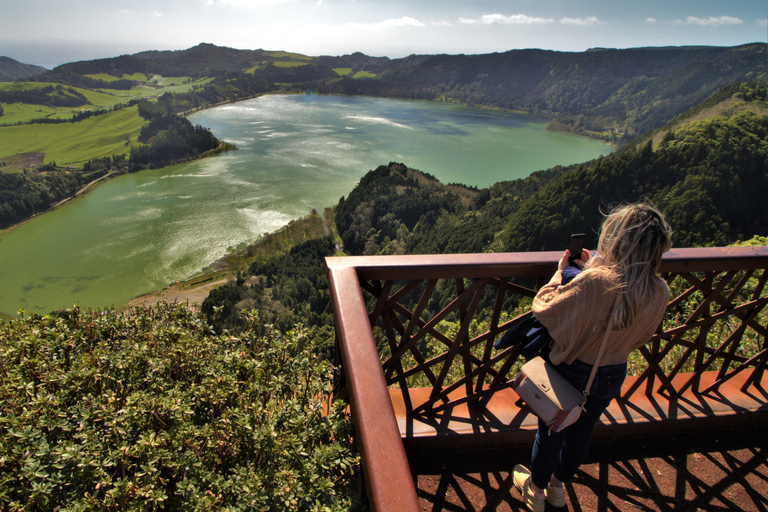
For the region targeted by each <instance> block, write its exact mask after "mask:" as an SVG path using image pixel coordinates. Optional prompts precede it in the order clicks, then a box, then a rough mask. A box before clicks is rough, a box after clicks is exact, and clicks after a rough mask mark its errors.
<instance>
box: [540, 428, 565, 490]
mask: <svg viewBox="0 0 768 512" xmlns="http://www.w3.org/2000/svg"><path fill="white" fill-rule="evenodd" d="M567 433H568V429H566V430H564V431H562V432H550V431H549V427H548V426H547V424H546V423H544V422H543V421H541V420H539V429H538V430H537V431H536V439H535V440H534V441H533V450H532V451H531V481H532V482H533V485H535V486H536V487H538V488H539V489H544V488H545V487H546V486H547V484H548V483H549V479H550V478H551V477H552V475H553V474H554V472H555V470H556V469H557V468H558V466H560V457H561V451H562V449H563V445H564V443H565V439H566V436H567Z"/></svg>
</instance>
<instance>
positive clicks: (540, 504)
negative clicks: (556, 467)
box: [512, 464, 545, 512]
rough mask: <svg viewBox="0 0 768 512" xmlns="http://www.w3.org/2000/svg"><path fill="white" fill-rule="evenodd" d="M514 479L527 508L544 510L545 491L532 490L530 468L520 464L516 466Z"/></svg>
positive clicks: (533, 511)
mask: <svg viewBox="0 0 768 512" xmlns="http://www.w3.org/2000/svg"><path fill="white" fill-rule="evenodd" d="M512 479H513V481H514V482H515V487H517V489H518V490H519V491H520V494H521V496H522V498H523V504H524V505H525V506H526V508H528V510H530V511H531V512H544V506H545V505H544V500H545V496H544V493H543V492H533V491H532V490H531V472H530V471H529V470H528V468H526V467H525V466H522V465H520V464H518V465H517V466H515V469H513V470H512Z"/></svg>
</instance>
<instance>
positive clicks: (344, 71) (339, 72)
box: [333, 68, 352, 76]
mask: <svg viewBox="0 0 768 512" xmlns="http://www.w3.org/2000/svg"><path fill="white" fill-rule="evenodd" d="M333 70H334V71H335V72H336V74H337V75H339V76H346V75H349V74H350V73H352V68H333Z"/></svg>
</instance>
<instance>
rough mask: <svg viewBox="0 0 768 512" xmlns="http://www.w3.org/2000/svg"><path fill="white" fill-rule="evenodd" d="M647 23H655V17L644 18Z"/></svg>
mask: <svg viewBox="0 0 768 512" xmlns="http://www.w3.org/2000/svg"><path fill="white" fill-rule="evenodd" d="M645 21H647V22H648V23H656V18H645Z"/></svg>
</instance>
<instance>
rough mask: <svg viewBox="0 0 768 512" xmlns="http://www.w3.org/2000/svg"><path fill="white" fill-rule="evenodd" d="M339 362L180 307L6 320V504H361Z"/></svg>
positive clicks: (2, 462)
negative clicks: (225, 328) (217, 326)
mask: <svg viewBox="0 0 768 512" xmlns="http://www.w3.org/2000/svg"><path fill="white" fill-rule="evenodd" d="M254 316H255V315H254ZM333 373H334V369H333V368H332V366H330V365H329V364H328V363H327V362H324V361H322V360H320V359H318V358H317V357H316V356H315V354H314V347H313V342H312V340H310V339H307V337H305V336H304V335H303V333H302V332H301V330H299V329H297V330H295V331H292V332H290V333H288V334H286V335H282V334H277V333H266V334H264V333H263V332H261V329H260V328H251V329H248V330H246V331H245V332H243V333H240V334H238V337H233V336H231V335H230V334H228V333H226V332H225V333H224V334H221V335H215V334H213V333H212V332H210V329H209V327H208V326H207V325H206V324H205V323H204V322H203V320H201V319H200V317H199V316H197V315H195V314H193V313H192V312H190V311H189V310H188V309H186V308H185V307H183V306H179V305H167V304H166V305H159V306H156V307H154V308H148V309H143V308H136V309H133V310H131V311H129V312H117V311H114V310H106V311H99V312H93V311H85V310H83V309H81V308H80V307H75V308H73V309H70V310H66V311H61V312H58V313H55V314H51V315H46V316H44V317H33V318H26V319H25V318H23V317H22V319H21V320H8V321H3V322H0V411H2V414H1V416H0V510H7V511H15V510H72V511H75V510H78V511H80V510H185V511H186V510H232V511H234V510H318V511H326V510H348V509H349V508H351V507H352V505H353V504H352V500H351V498H350V494H351V493H350V492H349V491H350V484H351V480H352V478H353V477H354V473H355V471H356V469H357V467H358V458H357V455H356V454H355V453H354V452H353V450H352V445H351V426H350V422H349V418H348V417H347V416H346V413H345V406H344V404H343V403H338V402H331V400H330V398H329V397H330V391H331V389H330V388H331V384H332V381H333Z"/></svg>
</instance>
